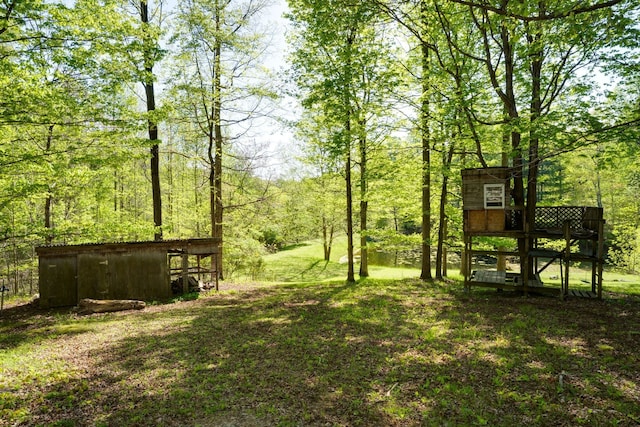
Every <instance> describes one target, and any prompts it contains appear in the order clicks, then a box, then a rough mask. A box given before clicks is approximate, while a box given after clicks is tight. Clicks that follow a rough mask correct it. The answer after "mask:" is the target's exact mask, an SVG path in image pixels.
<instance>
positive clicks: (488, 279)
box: [467, 270, 598, 298]
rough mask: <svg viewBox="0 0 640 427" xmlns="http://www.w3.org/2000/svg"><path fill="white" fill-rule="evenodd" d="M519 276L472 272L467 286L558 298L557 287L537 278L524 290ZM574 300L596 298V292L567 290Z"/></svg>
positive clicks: (489, 271)
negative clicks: (545, 283) (546, 284)
mask: <svg viewBox="0 0 640 427" xmlns="http://www.w3.org/2000/svg"><path fill="white" fill-rule="evenodd" d="M519 281H520V275H519V274H518V273H511V272H506V271H495V270H474V271H473V272H472V273H471V276H470V278H469V281H468V282H467V286H468V287H469V288H471V286H482V287H488V288H495V289H506V290H514V291H524V292H529V293H537V294H544V295H553V296H558V295H560V293H561V292H562V290H561V288H559V287H551V286H544V283H542V281H541V280H540V278H539V277H537V278H536V279H531V280H529V286H527V287H526V288H525V287H523V286H522V283H519ZM565 296H567V297H575V298H598V293H597V292H591V291H585V290H581V289H569V290H568V293H567V294H566V295H565Z"/></svg>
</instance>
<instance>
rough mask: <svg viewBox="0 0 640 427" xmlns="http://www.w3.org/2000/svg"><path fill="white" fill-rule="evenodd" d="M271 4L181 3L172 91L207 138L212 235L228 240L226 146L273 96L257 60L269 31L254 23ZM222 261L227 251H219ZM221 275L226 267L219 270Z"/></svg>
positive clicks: (184, 114)
mask: <svg viewBox="0 0 640 427" xmlns="http://www.w3.org/2000/svg"><path fill="white" fill-rule="evenodd" d="M268 5H269V3H268V2H267V1H264V0H258V1H256V0H253V1H249V2H246V3H242V2H236V1H232V0H231V1H229V0H215V1H213V2H210V1H202V0H189V1H185V2H181V3H180V5H179V6H178V13H177V17H176V21H177V28H176V31H175V33H174V35H173V37H172V42H173V43H174V44H175V45H176V46H177V48H178V53H177V54H176V55H175V60H176V71H175V72H174V75H175V78H174V79H173V80H174V82H175V83H174V85H173V93H175V94H176V98H177V99H178V103H177V105H176V106H175V107H174V108H175V110H176V111H177V112H178V115H179V116H182V117H183V119H184V120H188V121H189V122H190V123H193V124H194V126H195V127H196V128H197V131H198V132H199V133H200V135H202V137H204V138H205V140H206V145H207V150H206V161H207V164H208V167H209V196H210V197H209V199H210V222H211V235H212V236H213V237H218V238H219V239H220V241H221V242H222V239H223V211H224V209H225V206H224V203H223V180H222V173H223V163H224V155H225V152H227V150H226V148H225V145H227V144H229V143H231V142H232V141H234V140H236V139H238V138H240V137H241V136H243V135H244V134H245V133H246V132H247V128H248V127H250V126H251V120H255V118H256V117H259V116H260V115H261V114H265V112H264V111H261V109H263V108H264V101H265V99H267V98H271V97H272V96H273V94H272V91H271V90H270V89H269V88H268V86H267V84H266V82H267V79H266V75H265V74H264V72H265V70H264V69H262V68H261V67H260V66H259V62H258V60H259V59H260V56H261V54H262V53H263V52H264V49H265V47H264V42H265V39H264V33H262V32H261V29H260V28H259V27H257V26H252V24H253V21H254V20H255V19H256V18H257V17H258V16H260V13H262V12H263V11H264V10H265V9H266V8H267V7H268ZM218 257H219V259H218V262H217V265H218V268H220V266H221V265H222V263H221V260H222V251H220V253H219V254H218ZM218 274H219V275H220V276H222V271H221V270H218Z"/></svg>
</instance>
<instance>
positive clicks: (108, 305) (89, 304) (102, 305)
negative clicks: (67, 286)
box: [78, 298, 146, 314]
mask: <svg viewBox="0 0 640 427" xmlns="http://www.w3.org/2000/svg"><path fill="white" fill-rule="evenodd" d="M145 306H146V304H145V302H144V301H138V300H129V299H111V300H98V299H91V298H85V299H81V300H80V302H79V303H78V314H93V313H109V312H113V311H123V310H142V309H143V308H145Z"/></svg>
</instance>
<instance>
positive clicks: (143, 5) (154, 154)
mask: <svg viewBox="0 0 640 427" xmlns="http://www.w3.org/2000/svg"><path fill="white" fill-rule="evenodd" d="M147 3H148V2H147V1H145V0H142V1H140V19H141V21H142V24H143V28H144V30H145V31H144V36H143V37H144V39H143V55H144V71H145V75H144V81H143V85H144V92H145V96H146V100H147V112H148V113H151V112H153V111H155V109H156V99H155V90H154V87H153V80H154V78H153V65H154V58H153V55H154V53H153V50H154V46H150V43H151V39H150V37H151V36H150V34H149V31H148V25H149V8H148V4H147ZM147 127H148V131H149V141H151V142H152V146H151V189H152V197H153V224H154V226H155V232H154V239H155V240H162V195H161V193H160V154H159V149H158V125H157V123H156V122H155V119H154V118H153V116H151V115H149V119H148V121H147Z"/></svg>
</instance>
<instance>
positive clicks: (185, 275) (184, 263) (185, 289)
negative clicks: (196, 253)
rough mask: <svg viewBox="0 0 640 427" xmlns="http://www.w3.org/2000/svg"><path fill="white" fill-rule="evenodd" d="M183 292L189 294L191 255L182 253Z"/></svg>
mask: <svg viewBox="0 0 640 427" xmlns="http://www.w3.org/2000/svg"><path fill="white" fill-rule="evenodd" d="M182 292H183V293H185V294H186V293H188V292H189V254H188V253H187V252H182Z"/></svg>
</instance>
